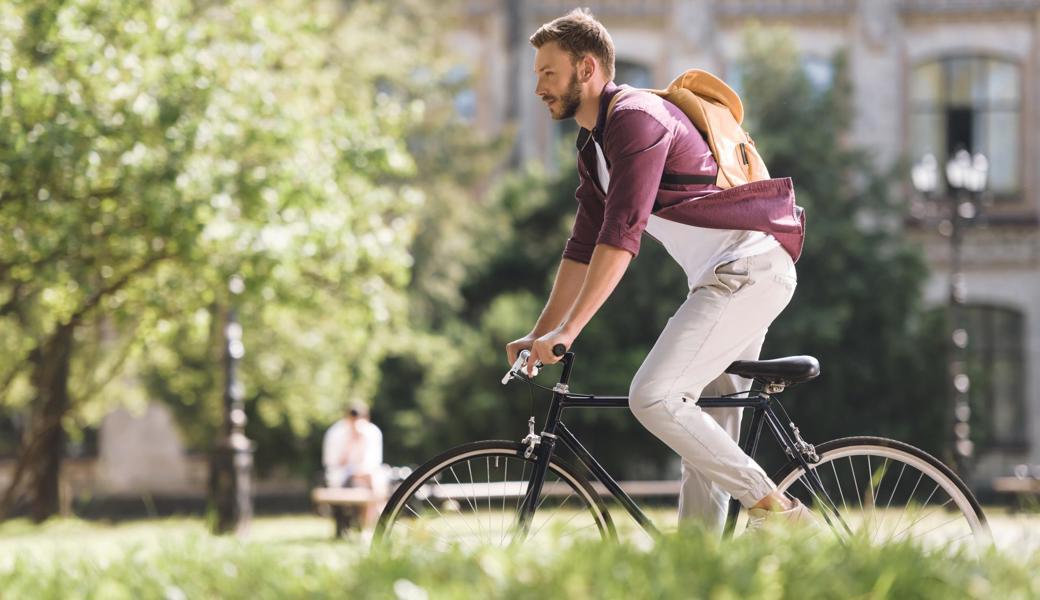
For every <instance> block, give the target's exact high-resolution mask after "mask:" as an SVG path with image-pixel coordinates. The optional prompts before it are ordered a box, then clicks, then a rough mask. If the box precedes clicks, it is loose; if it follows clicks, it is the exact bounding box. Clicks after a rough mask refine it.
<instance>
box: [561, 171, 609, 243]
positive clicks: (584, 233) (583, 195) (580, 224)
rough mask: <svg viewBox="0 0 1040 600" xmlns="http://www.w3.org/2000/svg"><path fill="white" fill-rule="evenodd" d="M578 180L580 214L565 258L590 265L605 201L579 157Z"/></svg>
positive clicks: (601, 222) (576, 195)
mask: <svg viewBox="0 0 1040 600" xmlns="http://www.w3.org/2000/svg"><path fill="white" fill-rule="evenodd" d="M578 179H579V181H580V183H579V184H578V189H577V190H576V191H575V192H574V197H575V199H577V201H578V214H577V215H575V217H574V226H573V227H572V228H571V237H570V238H569V239H568V240H567V244H566V246H564V248H563V257H564V258H569V259H571V260H574V261H577V262H580V263H585V264H588V263H589V262H590V261H591V260H592V251H593V250H595V249H596V236H597V235H598V234H599V231H600V229H601V228H602V225H603V201H602V200H601V199H600V198H599V197H598V195H597V192H596V188H595V184H594V183H593V182H592V180H591V179H590V178H589V174H588V172H587V171H586V170H585V166H584V165H583V164H582V161H581V157H578Z"/></svg>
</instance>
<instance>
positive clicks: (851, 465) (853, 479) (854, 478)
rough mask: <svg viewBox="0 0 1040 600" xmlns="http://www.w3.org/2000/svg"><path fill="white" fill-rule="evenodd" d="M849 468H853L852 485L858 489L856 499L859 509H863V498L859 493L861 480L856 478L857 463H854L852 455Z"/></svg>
mask: <svg viewBox="0 0 1040 600" xmlns="http://www.w3.org/2000/svg"><path fill="white" fill-rule="evenodd" d="M849 469H851V470H852V487H853V488H855V490H856V501H857V502H859V510H860V512H862V511H863V498H862V497H861V496H860V495H859V481H857V480H856V465H854V464H853V463H852V457H851V456H850V457H849Z"/></svg>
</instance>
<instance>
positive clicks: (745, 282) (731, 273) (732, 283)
mask: <svg viewBox="0 0 1040 600" xmlns="http://www.w3.org/2000/svg"><path fill="white" fill-rule="evenodd" d="M714 272H715V281H716V282H717V283H718V285H719V286H720V287H722V288H723V289H725V290H726V291H728V292H729V293H730V294H736V293H737V292H739V291H740V290H742V289H744V288H746V287H749V286H751V285H754V283H755V281H754V279H753V278H752V277H751V265H750V261H749V260H748V259H747V258H738V259H736V260H731V261H729V262H724V263H721V264H719V265H718V266H716V267H715V271H714Z"/></svg>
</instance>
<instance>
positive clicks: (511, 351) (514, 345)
mask: <svg viewBox="0 0 1040 600" xmlns="http://www.w3.org/2000/svg"><path fill="white" fill-rule="evenodd" d="M536 339H538V336H536V335H534V334H533V333H529V334H527V335H525V336H524V337H522V338H520V339H518V340H513V341H512V342H509V343H508V344H506V363H508V364H509V365H512V364H513V363H514V362H516V357H517V356H519V355H520V352H522V351H524V350H530V349H531V346H532V345H534V341H535V340H536Z"/></svg>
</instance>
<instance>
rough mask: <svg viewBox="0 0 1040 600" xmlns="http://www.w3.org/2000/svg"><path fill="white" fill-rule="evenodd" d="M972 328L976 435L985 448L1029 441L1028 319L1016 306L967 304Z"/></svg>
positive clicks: (970, 366) (968, 324) (970, 346)
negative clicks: (1026, 367)
mask: <svg viewBox="0 0 1040 600" xmlns="http://www.w3.org/2000/svg"><path fill="white" fill-rule="evenodd" d="M962 310H963V313H962V314H963V318H964V320H963V323H964V325H965V327H964V328H965V330H966V331H967V332H968V347H967V363H966V368H967V371H966V372H967V374H968V377H969V378H970V381H971V386H970V388H969V390H968V397H969V402H970V405H971V408H972V415H971V423H972V438H973V439H975V441H976V443H978V444H980V445H981V446H983V447H984V448H1001V447H1003V448H1022V447H1024V446H1025V444H1026V439H1027V437H1026V402H1025V400H1026V398H1025V391H1026V390H1025V378H1026V373H1025V364H1026V363H1025V336H1024V333H1023V332H1024V331H1025V318H1024V317H1023V315H1022V313H1021V312H1019V311H1016V310H1013V309H1008V308H1003V307H998V306H989V305H969V306H965V307H963V308H962Z"/></svg>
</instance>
